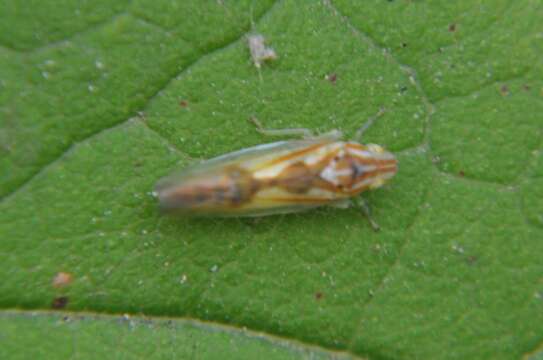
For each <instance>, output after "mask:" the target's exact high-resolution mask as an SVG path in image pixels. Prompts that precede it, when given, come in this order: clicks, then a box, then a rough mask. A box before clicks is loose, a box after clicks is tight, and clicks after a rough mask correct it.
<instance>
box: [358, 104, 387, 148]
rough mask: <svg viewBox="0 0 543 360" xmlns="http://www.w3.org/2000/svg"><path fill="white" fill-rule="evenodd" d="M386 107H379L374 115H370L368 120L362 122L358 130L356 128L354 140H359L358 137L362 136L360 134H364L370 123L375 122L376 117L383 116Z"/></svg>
mask: <svg viewBox="0 0 543 360" xmlns="http://www.w3.org/2000/svg"><path fill="white" fill-rule="evenodd" d="M385 111H386V109H385V108H380V109H379V112H378V113H377V114H375V115H373V116H372V117H370V118H369V119H368V120H366V122H365V123H364V125H362V126H361V127H360V128H359V129H358V130H356V134H355V135H354V140H356V141H360V139H361V138H362V135H364V132H365V131H366V130H368V129H369V128H370V127H371V126H372V125H373V123H374V122H375V120H377V119H378V118H380V117H381V116H383V114H384V113H385Z"/></svg>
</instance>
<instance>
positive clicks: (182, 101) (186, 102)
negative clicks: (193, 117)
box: [179, 100, 189, 108]
mask: <svg viewBox="0 0 543 360" xmlns="http://www.w3.org/2000/svg"><path fill="white" fill-rule="evenodd" d="M179 106H181V107H184V108H186V107H187V106H189V103H188V101H187V100H181V101H179Z"/></svg>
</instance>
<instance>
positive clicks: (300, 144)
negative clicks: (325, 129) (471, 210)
mask: <svg viewBox="0 0 543 360" xmlns="http://www.w3.org/2000/svg"><path fill="white" fill-rule="evenodd" d="M381 113H382V111H381V112H380V113H379V114H378V115H380V114H381ZM252 121H253V122H254V123H255V124H256V125H257V129H258V131H259V132H261V133H264V134H271V135H304V136H306V137H308V136H309V135H310V132H309V130H307V129H283V130H266V129H263V128H262V126H261V125H260V123H259V122H258V120H256V119H252ZM372 121H373V119H370V121H369V123H370V124H371V122H372ZM367 126H368V124H366V125H365V126H364V129H365V128H367ZM361 133H362V132H360V134H361ZM340 137H341V133H340V132H338V131H335V132H332V133H329V134H325V135H322V136H318V137H310V138H305V139H301V140H289V141H280V142H275V143H270V144H264V145H258V146H255V147H251V148H247V149H242V150H239V151H236V152H232V153H229V154H226V155H222V156H219V157H217V158H214V159H211V160H207V161H204V162H203V163H201V164H197V165H194V166H191V167H188V168H186V169H184V170H183V171H182V172H180V173H178V174H174V175H171V176H168V177H166V178H164V179H162V180H160V181H159V183H158V184H157V186H156V189H155V192H156V194H157V196H158V199H159V202H160V206H161V208H162V209H164V210H171V211H175V212H184V213H189V214H194V215H216V216H264V215H271V214H282V213H290V212H298V211H303V210H307V209H310V208H314V207H317V206H322V205H328V204H330V205H339V206H345V205H347V202H348V203H350V199H352V198H353V197H355V196H357V195H358V194H360V193H361V192H363V191H365V190H367V189H375V188H378V187H380V186H382V185H383V184H384V183H385V182H386V181H387V180H389V179H390V178H392V177H393V176H394V175H395V174H396V172H397V161H396V158H395V157H394V155H393V154H392V153H390V152H388V151H386V150H384V149H383V148H382V147H381V146H379V145H375V144H367V145H363V144H360V143H358V142H355V141H341V140H340ZM365 210H366V212H367V207H366V208H365ZM370 221H371V218H370ZM372 225H373V226H374V228H375V227H377V225H376V224H375V223H373V222H372Z"/></svg>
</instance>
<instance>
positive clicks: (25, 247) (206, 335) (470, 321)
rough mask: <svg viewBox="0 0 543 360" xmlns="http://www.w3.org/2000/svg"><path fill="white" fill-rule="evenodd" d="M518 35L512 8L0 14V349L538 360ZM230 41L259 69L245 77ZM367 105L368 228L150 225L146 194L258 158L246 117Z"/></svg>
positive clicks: (534, 90)
mask: <svg viewBox="0 0 543 360" xmlns="http://www.w3.org/2000/svg"><path fill="white" fill-rule="evenodd" d="M541 18H543V4H542V3H541V2H540V1H531V0H521V1H511V0H508V1H506V0H492V1H484V2H482V1H475V0H470V1H462V2H454V1H452V2H451V1H433V2H413V1H400V0H396V1H377V0H374V1H353V0H333V1H330V0H327V1H310V0H305V1H294V0H283V1H277V2H273V1H252V0H251V1H249V0H246V1H237V2H229V1H216V2H211V1H210V2H201V1H190V2H189V1H178V2H172V1H169V0H168V1H166V0H160V1H158V0H157V1H154V2H145V1H138V0H136V1H130V2H129V1H106V0H101V1H94V2H92V4H91V3H89V4H86V3H81V2H79V1H75V0H74V1H68V0H64V1H61V2H59V1H55V2H53V1H39V2H38V1H32V2H28V1H25V2H23V1H9V2H7V1H5V2H4V3H2V4H0V19H1V20H2V21H0V44H1V45H0V196H1V200H0V239H1V240H0V264H1V265H0V279H2V281H1V282H0V307H1V309H2V310H1V311H0V344H1V345H2V346H0V348H5V344H9V348H7V349H8V350H7V351H9V354H10V355H11V354H12V353H13V354H15V355H16V356H17V357H19V358H28V357H30V356H31V354H33V353H32V351H34V350H35V349H31V345H32V344H37V346H39V347H41V348H42V349H43V351H44V353H49V352H51V353H52V354H58V357H62V356H64V355H63V354H82V356H88V355H85V354H89V353H90V351H91V350H95V349H96V348H97V347H99V345H98V344H100V343H103V342H104V341H106V340H108V335H106V334H111V338H110V339H111V340H109V342H107V344H108V345H107V346H109V347H107V346H106V347H104V350H103V351H104V354H105V353H106V351H108V349H110V348H112V347H113V346H115V348H116V349H117V346H118V343H119V342H122V343H123V344H125V345H124V346H126V354H135V355H134V357H136V356H138V357H142V356H144V357H154V358H159V357H163V356H167V355H162V351H164V354H176V355H177V354H179V355H181V356H183V355H184V354H187V353H191V352H190V351H192V349H194V346H197V345H195V344H203V345H202V347H198V346H199V345H198V346H197V347H196V351H197V352H198V353H201V354H202V357H207V358H214V357H217V356H219V355H220V354H223V353H224V354H225V356H227V357H236V356H238V355H236V352H235V351H237V350H236V349H238V350H239V349H242V348H246V350H240V351H245V352H243V354H241V353H240V354H241V355H239V357H243V356H246V357H249V358H254V357H256V356H255V354H257V353H258V352H260V351H263V352H265V354H267V355H264V356H265V357H273V356H275V357H278V358H283V357H289V356H290V357H304V356H309V357H310V356H317V357H325V358H326V357H334V356H337V354H336V353H335V352H327V351H325V350H320V349H318V350H315V349H314V348H313V347H312V346H313V345H317V346H319V347H321V348H324V349H326V350H330V351H336V350H340V351H342V353H341V355H342V356H343V355H344V356H346V357H368V358H376V359H408V358H431V359H456V358H460V359H466V358H492V359H511V358H520V357H522V356H525V357H526V358H538V356H540V355H541V347H542V344H543V325H542V324H543V261H541V259H542V256H541V254H543V242H542V241H541V239H543V146H542V145H543V121H542V119H541V114H542V113H543V62H542V60H541V59H542V58H541V54H543V35H542V34H543V25H542V24H543V23H542V22H541ZM250 32H259V33H261V34H263V35H264V36H265V37H266V39H267V45H269V46H271V47H273V48H274V50H275V51H276V53H277V54H278V59H277V60H275V61H273V62H268V63H265V64H264V65H263V66H262V68H261V69H256V68H255V66H254V65H253V64H252V62H251V59H250V55H249V50H248V49H247V46H246V35H247V34H249V33H250ZM381 107H384V108H386V110H387V111H386V113H385V115H384V116H383V117H381V118H379V119H378V121H377V122H376V123H375V124H374V125H373V127H371V128H370V129H369V130H368V131H367V133H366V134H365V139H364V141H367V142H372V143H378V144H382V145H384V146H385V147H387V148H388V149H390V150H392V151H393V152H395V153H396V154H397V156H398V159H399V162H400V171H399V173H398V174H397V176H396V178H395V179H394V180H393V181H392V182H391V183H390V184H389V185H387V186H386V187H384V188H383V189H381V190H378V191H375V192H371V193H369V194H368V195H367V196H366V198H367V199H368V200H369V203H370V204H371V207H372V211H373V217H374V219H375V220H376V221H377V222H378V223H379V225H380V226H381V229H382V230H381V231H380V232H379V233H375V232H373V231H372V230H371V227H370V226H369V224H368V222H367V220H366V219H364V217H363V216H362V215H361V214H360V213H359V211H357V210H356V209H348V210H339V209H332V208H330V209H329V208H323V209H319V210H316V211H312V212H308V213H302V214H296V215H280V216H271V217H266V218H258V219H186V218H174V217H164V216H161V215H160V214H159V212H158V210H157V204H156V199H154V198H153V196H152V194H151V191H152V189H153V185H154V184H155V183H156V181H157V180H158V179H159V178H161V177H162V176H164V175H166V174H168V173H170V172H172V171H173V170H174V169H177V168H179V167H182V166H184V165H186V164H189V163H193V162H195V161H198V159H204V158H210V157H213V156H216V155H219V154H222V153H226V152H229V151H233V150H237V149H239V148H243V147H248V146H253V145H256V144H259V143H262V142H267V141H270V140H269V139H265V138H264V137H262V136H261V135H258V133H257V132H256V131H255V129H254V127H253V126H251V125H250V124H249V123H248V122H247V119H248V118H249V117H251V116H256V117H257V118H258V119H260V121H261V122H262V123H263V124H264V125H265V126H266V127H270V128H281V127H307V128H310V129H314V130H316V131H320V132H324V131H327V130H330V129H334V128H338V129H341V130H343V131H344V133H345V134H346V136H347V137H349V136H352V135H354V132H355V131H356V129H357V128H358V127H359V126H360V125H361V124H362V123H364V121H365V119H367V118H368V117H370V116H373V115H374V114H375V113H376V112H377V111H378V110H379V108H381ZM59 273H67V274H70V275H69V276H68V279H71V280H67V279H65V281H64V282H63V283H61V284H59V281H58V274H59ZM55 279H56V280H55ZM51 307H54V308H65V309H67V310H69V311H70V314H71V315H69V316H70V317H73V318H74V319H76V320H75V321H73V322H70V323H69V324H65V323H63V322H62V320H61V319H62V317H63V316H64V315H63V314H62V313H59V314H58V315H55V314H49V313H45V312H42V310H47V309H50V308H51ZM13 309H19V310H17V311H14V310H13ZM35 311H40V312H39V315H38V316H37V317H36V316H33V315H32V314H33V313H34V312H35ZM88 312H93V313H100V314H129V316H130V317H131V318H135V319H138V320H137V321H138V324H140V325H138V326H137V329H136V330H130V325H127V323H126V322H123V321H122V320H118V319H117V320H115V319H114V318H112V317H107V316H103V315H99V316H98V315H94V314H90V313H88ZM139 314H144V315H145V316H146V317H148V316H149V317H152V318H151V320H150V325H149V326H148V327H145V326H144V325H143V324H144V323H143V322H144V321H146V320H140V316H139ZM146 317H145V318H142V319H146ZM156 317H168V318H171V319H172V322H173V323H174V325H172V326H170V325H168V324H167V323H164V322H163V321H162V320H159V319H157V318H156ZM186 318H190V319H195V320H194V321H195V322H196V323H200V322H206V321H212V322H213V323H214V324H224V325H228V326H231V327H244V328H247V329H250V330H251V331H256V332H264V333H265V334H266V335H263V336H264V337H265V338H266V339H272V340H270V341H268V342H266V343H265V344H263V343H261V342H259V341H255V339H254V337H253V336H245V335H244V334H243V333H239V332H237V331H234V330H232V328H231V327H228V329H227V330H221V329H223V328H222V327H221V326H222V325H221V326H218V327H219V328H220V329H219V330H217V331H216V330H214V328H215V326H216V325H214V324H212V325H203V326H202V327H200V326H196V327H194V326H192V325H190V324H188V323H187V322H186V320H185V319H186ZM205 324H207V323H205ZM37 325H38V326H37ZM71 327H73V328H71ZM73 330H78V331H79V330H80V331H81V335H80V336H81V337H73V336H75V335H71V334H72V333H71V331H73ZM6 334H7V335H6ZM78 336H79V335H78ZM275 336H279V337H281V338H283V339H287V340H288V341H287V340H285V341H287V342H288V344H295V345H292V347H291V345H288V346H284V345H283V341H284V340H281V341H279V340H277V341H276V338H275ZM66 337H68V338H69V339H70V341H61V340H62V339H64V338H66ZM116 339H119V340H118V341H117V340H116ZM122 339H124V340H122ZM176 339H181V340H180V341H182V343H183V344H185V345H183V346H185V347H179V346H178V344H176V343H175V340H176ZM134 340H135V341H134ZM151 342H152V345H151ZM230 342H233V344H234V345H232V348H230V345H229V344H230ZM4 343H5V344H4ZM52 344H55V345H52ZM74 344H75V345H74ZM154 344H161V345H160V346H156V345H155V346H154V347H153V345H154ZM146 345H149V347H150V348H147V346H146ZM204 347H205V349H207V350H208V351H209V352H207V353H206V352H204V350H202V349H203V348H204ZM89 349H90V350H89ZM158 349H160V351H159V350H158ZM2 350H4V349H2ZM153 350H157V352H156V353H154V352H153ZM0 351H1V350H0ZM36 351H38V350H36ZM312 351H314V352H315V353H313V352H312ZM36 354H39V353H38V352H36ZM191 354H192V353H191ZM66 356H69V355H66ZM3 357H5V356H3Z"/></svg>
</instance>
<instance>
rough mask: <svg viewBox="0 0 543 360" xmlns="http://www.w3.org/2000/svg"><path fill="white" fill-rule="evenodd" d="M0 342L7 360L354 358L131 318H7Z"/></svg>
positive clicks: (185, 323) (203, 326)
mask: <svg viewBox="0 0 543 360" xmlns="http://www.w3.org/2000/svg"><path fill="white" fill-rule="evenodd" d="M20 334H25V336H24V337H23V338H20ZM0 336H2V347H1V348H0V355H1V356H2V358H3V359H8V358H9V359H19V358H20V359H28V357H29V356H33V357H36V358H42V357H47V358H54V359H66V358H74V357H76V358H78V359H96V358H103V359H106V358H107V359H111V358H116V356H115V355H116V354H119V355H120V356H119V355H117V356H118V357H119V358H123V359H126V358H129V359H142V358H145V359H147V358H153V359H162V358H164V359H166V358H168V359H171V358H172V357H173V358H176V359H193V358H206V359H255V358H257V357H258V358H264V359H304V358H306V359H328V358H330V357H334V359H348V358H349V357H348V356H347V355H346V354H342V353H338V352H335V353H332V352H327V351H324V350H323V349H319V348H317V347H307V346H303V345H300V344H297V343H295V342H292V341H287V340H285V339H280V338H277V337H272V336H269V335H266V334H261V333H255V332H251V331H249V330H247V329H244V330H239V329H236V328H233V327H228V326H223V325H219V324H213V323H202V322H198V321H194V320H179V319H157V318H148V317H131V316H128V315H124V316H96V315H92V314H78V315H74V314H70V313H56V314H54V313H46V312H38V313H25V312H4V313H3V314H1V315H0ZM67 345H68V346H67Z"/></svg>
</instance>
